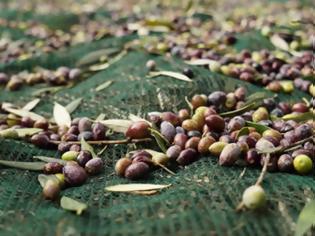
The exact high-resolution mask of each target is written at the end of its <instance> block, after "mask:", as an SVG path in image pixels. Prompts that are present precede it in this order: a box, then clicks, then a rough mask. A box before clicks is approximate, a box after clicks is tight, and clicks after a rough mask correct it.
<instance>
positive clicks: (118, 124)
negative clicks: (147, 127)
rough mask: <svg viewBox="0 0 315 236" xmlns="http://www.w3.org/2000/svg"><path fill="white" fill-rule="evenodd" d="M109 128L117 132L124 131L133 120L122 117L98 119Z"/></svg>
mask: <svg viewBox="0 0 315 236" xmlns="http://www.w3.org/2000/svg"><path fill="white" fill-rule="evenodd" d="M99 122H100V123H102V124H103V125H105V126H106V127H108V128H109V129H111V130H113V131H114V132H118V133H126V131H127V130H128V128H129V126H130V125H132V123H133V121H131V120H123V119H111V120H102V121H99Z"/></svg>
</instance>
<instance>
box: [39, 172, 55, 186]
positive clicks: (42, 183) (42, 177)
mask: <svg viewBox="0 0 315 236" xmlns="http://www.w3.org/2000/svg"><path fill="white" fill-rule="evenodd" d="M37 180H38V182H39V184H40V186H42V188H44V187H45V185H46V183H47V181H48V180H53V181H56V182H58V178H57V177H56V176H55V175H44V174H39V175H38V177H37Z"/></svg>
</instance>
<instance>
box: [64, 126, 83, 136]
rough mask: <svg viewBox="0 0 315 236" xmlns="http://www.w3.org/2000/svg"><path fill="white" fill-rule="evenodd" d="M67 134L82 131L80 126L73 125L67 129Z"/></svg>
mask: <svg viewBox="0 0 315 236" xmlns="http://www.w3.org/2000/svg"><path fill="white" fill-rule="evenodd" d="M67 134H74V135H79V134H80V131H79V128H78V126H71V127H70V128H69V129H68V130H67Z"/></svg>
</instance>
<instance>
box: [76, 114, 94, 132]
mask: <svg viewBox="0 0 315 236" xmlns="http://www.w3.org/2000/svg"><path fill="white" fill-rule="evenodd" d="M78 128H79V131H80V133H81V132H84V131H91V129H92V122H91V121H90V119H89V118H87V117H83V118H81V119H80V121H79V123H78Z"/></svg>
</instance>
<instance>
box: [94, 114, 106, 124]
mask: <svg viewBox="0 0 315 236" xmlns="http://www.w3.org/2000/svg"><path fill="white" fill-rule="evenodd" d="M105 117H106V115H105V114H104V113H101V114H99V116H98V117H96V119H95V122H99V121H102V120H104V119H105Z"/></svg>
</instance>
